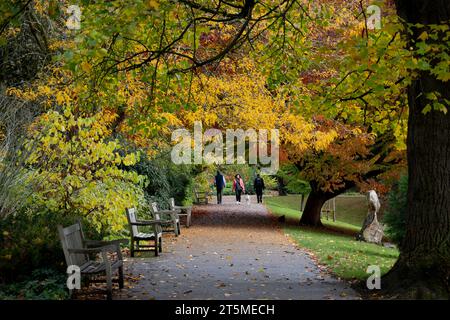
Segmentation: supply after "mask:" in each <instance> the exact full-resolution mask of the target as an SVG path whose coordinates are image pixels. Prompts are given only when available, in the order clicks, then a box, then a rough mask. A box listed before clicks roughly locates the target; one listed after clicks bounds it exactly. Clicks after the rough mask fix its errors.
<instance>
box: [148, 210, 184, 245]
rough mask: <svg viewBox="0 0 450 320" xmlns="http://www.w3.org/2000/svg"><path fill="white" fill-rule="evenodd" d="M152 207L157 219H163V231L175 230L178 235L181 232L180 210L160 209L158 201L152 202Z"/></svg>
mask: <svg viewBox="0 0 450 320" xmlns="http://www.w3.org/2000/svg"><path fill="white" fill-rule="evenodd" d="M152 209H153V214H154V217H155V219H156V220H160V221H161V226H162V232H163V233H166V232H173V233H175V236H177V237H178V235H179V234H180V233H181V230H180V229H181V228H180V217H179V216H178V214H179V213H180V210H159V208H158V204H157V203H156V202H152Z"/></svg>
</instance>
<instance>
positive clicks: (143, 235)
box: [126, 208, 162, 257]
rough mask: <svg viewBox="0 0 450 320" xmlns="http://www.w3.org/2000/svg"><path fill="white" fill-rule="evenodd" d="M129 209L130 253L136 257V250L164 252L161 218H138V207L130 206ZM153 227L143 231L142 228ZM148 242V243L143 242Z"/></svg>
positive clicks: (156, 253) (156, 254)
mask: <svg viewBox="0 0 450 320" xmlns="http://www.w3.org/2000/svg"><path fill="white" fill-rule="evenodd" d="M126 211H127V219H128V225H129V228H130V237H131V241H130V255H131V256H132V257H134V253H135V252H137V251H138V252H139V251H141V252H142V251H150V250H153V251H154V252H155V256H158V253H159V252H162V227H161V221H159V220H138V219H137V216H136V208H129V209H127V210H126ZM142 227H149V228H150V227H151V229H152V231H150V232H148V231H147V232H142V231H141V230H140V228H142ZM141 242H146V243H147V244H142V243H141ZM149 242H150V244H148V243H149Z"/></svg>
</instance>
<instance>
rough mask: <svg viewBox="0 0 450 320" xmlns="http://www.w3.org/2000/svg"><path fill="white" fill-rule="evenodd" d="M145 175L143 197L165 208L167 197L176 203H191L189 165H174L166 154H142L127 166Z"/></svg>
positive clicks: (190, 172) (190, 173) (190, 171)
mask: <svg viewBox="0 0 450 320" xmlns="http://www.w3.org/2000/svg"><path fill="white" fill-rule="evenodd" d="M129 169H130V170H134V171H136V172H137V173H138V174H139V175H140V176H143V177H145V180H146V181H145V187H144V192H145V198H146V201H147V202H150V201H156V202H158V203H159V205H160V207H161V208H167V206H168V203H169V199H170V198H172V197H173V198H175V201H176V202H177V203H184V204H189V203H192V170H191V167H190V166H186V165H175V164H173V163H172V162H171V160H170V158H168V155H166V156H161V157H158V158H155V159H149V158H148V157H147V156H145V155H142V156H141V159H140V161H139V162H138V163H137V164H136V165H134V166H132V167H130V168H129Z"/></svg>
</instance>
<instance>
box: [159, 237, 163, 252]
mask: <svg viewBox="0 0 450 320" xmlns="http://www.w3.org/2000/svg"><path fill="white" fill-rule="evenodd" d="M158 249H159V252H162V237H161V238H159V248H158Z"/></svg>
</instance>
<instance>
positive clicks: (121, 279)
mask: <svg viewBox="0 0 450 320" xmlns="http://www.w3.org/2000/svg"><path fill="white" fill-rule="evenodd" d="M119 289H123V267H120V268H119Z"/></svg>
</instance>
